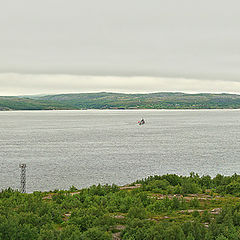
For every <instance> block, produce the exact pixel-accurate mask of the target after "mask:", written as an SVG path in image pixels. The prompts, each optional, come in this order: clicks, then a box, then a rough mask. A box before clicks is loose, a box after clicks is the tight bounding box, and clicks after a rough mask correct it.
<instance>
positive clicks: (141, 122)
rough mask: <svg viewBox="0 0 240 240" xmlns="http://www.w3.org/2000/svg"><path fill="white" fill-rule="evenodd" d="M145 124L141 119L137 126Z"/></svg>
mask: <svg viewBox="0 0 240 240" xmlns="http://www.w3.org/2000/svg"><path fill="white" fill-rule="evenodd" d="M145 123H146V122H145V120H144V119H143V118H142V119H141V120H140V121H138V125H140V126H141V125H143V124H145Z"/></svg>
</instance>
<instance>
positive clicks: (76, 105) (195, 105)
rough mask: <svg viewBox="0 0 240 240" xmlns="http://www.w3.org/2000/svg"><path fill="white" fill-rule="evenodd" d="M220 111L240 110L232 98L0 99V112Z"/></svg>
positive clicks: (110, 96)
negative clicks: (54, 110)
mask: <svg viewBox="0 0 240 240" xmlns="http://www.w3.org/2000/svg"><path fill="white" fill-rule="evenodd" d="M111 108H113V109H115V108H117V109H129V108H130V109H131V108H140V109H147V108H150V109H214V108H217V109H222V108H240V96H239V95H234V94H207V93H206V94H185V93H166V92H164V93H163V92H162V93H161V92H160V93H150V94H122V93H106V92H100V93H79V94H58V95H48V96H29V97H0V110H11V109H13V110H51V109H111Z"/></svg>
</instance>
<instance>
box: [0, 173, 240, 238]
mask: <svg viewBox="0 0 240 240" xmlns="http://www.w3.org/2000/svg"><path fill="white" fill-rule="evenodd" d="M76 184H78V183H76ZM239 186H240V175H237V174H234V175H233V176H223V175H220V174H218V175H217V176H216V177H214V178H211V177H210V176H208V175H205V176H202V177H200V176H199V175H198V174H195V173H191V174H190V176H188V177H187V176H178V175H176V174H167V175H163V176H151V177H148V178H145V179H142V180H139V181H137V182H135V183H133V184H131V185H127V186H124V187H119V186H116V185H97V186H96V185H93V186H91V187H89V188H87V189H77V188H76V187H74V186H72V187H71V188H70V189H69V191H66V190H55V191H53V192H52V191H51V192H34V193H31V194H26V193H20V192H18V191H14V190H13V189H11V188H9V189H6V190H2V191H0V239H4V240H8V239H9V240H10V239H11V240H14V239H18V240H25V239H26V240H35V239H38V240H45V239H47V240H57V239H60V240H65V239H66V240H69V239H72V240H74V239H76V240H111V239H113V240H121V239H122V240H130V239H135V240H155V239H156V240H157V239H159V240H171V239H172V240H227V239H229V240H230V239H231V240H235V239H236V240H237V239H240V198H239V195H240V194H239Z"/></svg>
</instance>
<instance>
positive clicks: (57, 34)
mask: <svg viewBox="0 0 240 240" xmlns="http://www.w3.org/2000/svg"><path fill="white" fill-rule="evenodd" d="M239 9H240V1H239V0H228V1H227V0H181V1H180V0H167V1H166V0H148V1H146V0H121V1H116V0H101V1H99V0H88V1H83V0H68V1H66V0H41V1H39V0H21V1H19V0H7V1H5V0H0V95H24V94H49V93H63V92H65V93H66V92H95V91H113V92H132V93H133V92H161V91H182V92H191V93H192V92H231V93H239V94H240V31H239V30H240V14H239Z"/></svg>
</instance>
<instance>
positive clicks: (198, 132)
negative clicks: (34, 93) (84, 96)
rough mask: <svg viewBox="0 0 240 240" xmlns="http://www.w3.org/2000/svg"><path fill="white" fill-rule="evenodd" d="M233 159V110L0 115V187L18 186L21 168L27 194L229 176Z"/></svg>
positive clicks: (237, 126)
mask: <svg viewBox="0 0 240 240" xmlns="http://www.w3.org/2000/svg"><path fill="white" fill-rule="evenodd" d="M142 117H143V118H144V119H145V120H146V124H145V125H143V126H139V125H138V124H137V121H138V120H140V119H141V118H142ZM239 154H240V111H239V110H82V111H12V112H0V164H1V168H0V188H7V187H12V188H14V189H16V188H19V185H20V169H19V163H26V164H27V192H33V191H37V190H40V191H44V190H54V189H69V187H70V186H72V185H74V186H76V187H77V188H82V187H87V186H90V185H93V184H98V183H101V184H105V183H108V184H112V183H115V184H117V185H124V184H127V183H131V182H133V181H135V180H137V179H142V178H145V177H147V176H150V175H161V174H166V173H176V174H181V175H189V173H190V172H196V173H199V174H200V175H203V174H205V175H206V174H209V175H211V176H215V175H216V174H218V173H221V174H225V175H232V174H234V173H240V157H239Z"/></svg>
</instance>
